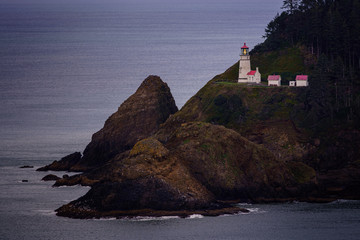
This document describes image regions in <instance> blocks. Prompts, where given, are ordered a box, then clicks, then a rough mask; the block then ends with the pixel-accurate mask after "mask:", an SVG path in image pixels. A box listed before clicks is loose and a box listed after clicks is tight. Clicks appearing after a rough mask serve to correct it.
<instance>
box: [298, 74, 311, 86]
mask: <svg viewBox="0 0 360 240" xmlns="http://www.w3.org/2000/svg"><path fill="white" fill-rule="evenodd" d="M295 80H296V86H297V87H307V86H309V81H308V75H297V76H296V79H295Z"/></svg>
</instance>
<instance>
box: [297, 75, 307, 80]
mask: <svg viewBox="0 0 360 240" xmlns="http://www.w3.org/2000/svg"><path fill="white" fill-rule="evenodd" d="M296 80H301V81H307V80H308V75H296Z"/></svg>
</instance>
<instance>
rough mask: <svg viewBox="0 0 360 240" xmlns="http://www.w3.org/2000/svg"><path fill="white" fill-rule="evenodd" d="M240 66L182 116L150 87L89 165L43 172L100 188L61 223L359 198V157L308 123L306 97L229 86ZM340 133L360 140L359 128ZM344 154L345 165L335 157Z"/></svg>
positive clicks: (107, 131)
mask: <svg viewBox="0 0 360 240" xmlns="http://www.w3.org/2000/svg"><path fill="white" fill-rule="evenodd" d="M235 67H236V66H235ZM233 68H234V67H232V68H230V69H228V70H227V71H226V72H225V73H224V74H222V75H219V76H217V77H215V78H214V79H213V80H211V81H210V82H209V83H207V84H206V85H205V86H204V87H203V88H202V89H201V90H200V91H199V92H198V93H197V94H196V95H195V96H194V97H192V98H191V99H190V100H189V101H188V102H187V103H186V104H185V106H184V107H183V108H182V109H181V110H180V111H178V112H176V106H175V104H174V100H173V99H172V97H171V94H170V90H169V89H168V87H167V86H166V84H164V83H163V82H162V81H161V80H160V78H158V77H154V76H150V77H149V78H147V79H145V81H144V82H143V83H142V84H141V86H140V87H139V89H138V90H137V92H136V93H135V94H134V95H132V96H131V97H130V98H129V99H128V100H126V101H125V102H124V103H123V104H122V105H121V106H120V107H119V109H118V112H117V113H115V114H113V115H112V116H111V117H110V118H109V119H108V120H107V121H106V123H105V126H104V128H103V129H102V130H100V131H99V132H98V133H96V134H94V136H93V139H92V141H91V143H90V144H89V145H88V146H87V148H86V149H85V151H84V156H83V157H81V155H79V153H75V154H73V155H70V156H68V157H66V158H64V159H62V160H61V161H59V162H54V163H53V164H51V165H50V166H47V167H45V168H43V169H42V170H47V169H53V170H57V169H58V170H64V169H68V170H84V171H85V172H84V173H82V174H78V175H75V176H72V177H68V178H65V179H64V178H63V179H59V180H57V181H56V183H55V185H57V186H60V185H74V184H82V185H89V186H91V187H92V188H91V190H90V191H89V192H88V193H87V194H86V195H85V196H83V197H81V198H79V199H78V200H75V201H73V202H71V203H69V204H67V205H64V206H63V207H61V208H59V209H58V210H57V213H58V215H61V216H68V217H77V218H88V217H103V216H119V217H120V216H134V215H144V216H149V215H150V216H158V215H181V216H186V215H189V214H192V213H200V214H204V215H218V214H222V213H235V212H238V211H245V210H243V209H239V208H237V207H233V206H232V205H231V204H230V203H231V202H239V201H246V202H282V201H291V200H301V201H331V200H332V199H335V198H360V195H359V194H358V193H359V191H357V190H359V186H360V182H359V177H358V176H359V175H360V174H359V170H360V165H359V164H358V160H359V158H358V157H359V150H358V149H356V148H355V147H354V148H349V146H353V145H351V144H350V145H347V144H346V143H344V142H343V141H341V143H338V144H336V147H331V146H332V145H331V143H334V142H332V141H330V140H328V142H326V141H324V140H323V139H324V138H321V137H319V136H317V135H315V134H314V132H315V131H314V130H313V129H311V127H309V126H311V124H310V125H309V124H304V123H306V121H304V119H308V118H309V116H312V113H311V111H310V110H309V109H311V108H309V106H306V96H307V94H306V93H307V92H306V91H307V90H306V89H304V88H303V89H300V88H297V89H290V88H268V87H264V86H247V85H239V84H235V83H231V81H224V79H229V78H231V76H232V74H233V72H236V71H234V69H233ZM334 134H335V133H334ZM336 134H337V135H336V136H338V137H339V136H341V137H339V138H340V139H346V141H348V142H349V141H355V142H358V137H356V136H359V135H358V131H356V130H352V131H351V132H349V131H345V132H342V133H340V132H337V133H336ZM341 134H342V135H341ZM334 136H335V135H334ZM330 150H332V152H331V151H330ZM326 152H327V155H326V154H325V153H326ZM342 152H347V155H345V156H347V157H348V159H347V160H346V161H342V160H339V159H343V158H341V157H339V158H338V157H334V156H332V154H331V153H333V154H334V155H335V156H340V154H341V153H342ZM329 154H330V155H329ZM325 156H328V158H329V159H330V160H329V161H326V159H325ZM332 159H337V160H332ZM326 163H327V164H329V165H326Z"/></svg>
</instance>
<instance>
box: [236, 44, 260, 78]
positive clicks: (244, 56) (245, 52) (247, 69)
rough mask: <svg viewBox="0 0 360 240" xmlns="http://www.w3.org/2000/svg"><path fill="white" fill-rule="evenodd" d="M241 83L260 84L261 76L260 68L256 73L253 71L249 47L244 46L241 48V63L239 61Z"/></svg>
mask: <svg viewBox="0 0 360 240" xmlns="http://www.w3.org/2000/svg"><path fill="white" fill-rule="evenodd" d="M238 82H239V83H260V82H261V74H260V72H259V68H256V71H251V65H250V55H249V47H248V46H246V43H244V46H243V47H242V48H241V54H240V61H239V78H238Z"/></svg>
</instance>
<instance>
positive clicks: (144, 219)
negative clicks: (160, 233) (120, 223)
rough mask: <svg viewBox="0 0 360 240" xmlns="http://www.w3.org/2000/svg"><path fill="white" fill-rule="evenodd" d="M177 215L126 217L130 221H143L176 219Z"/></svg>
mask: <svg viewBox="0 0 360 240" xmlns="http://www.w3.org/2000/svg"><path fill="white" fill-rule="evenodd" d="M178 218H180V217H179V216H162V217H141V216H140V217H134V218H127V220H130V221H138V222H145V221H164V220H170V219H178Z"/></svg>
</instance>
